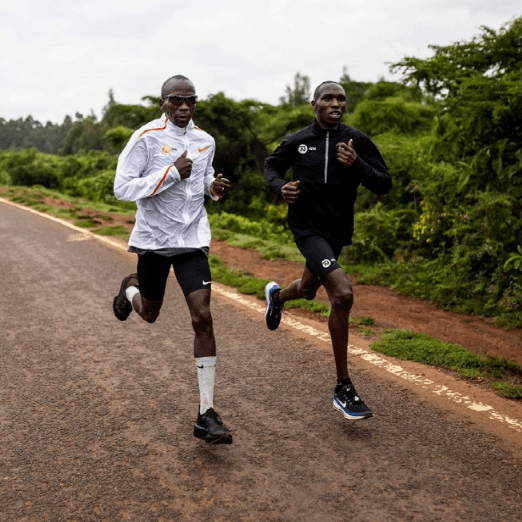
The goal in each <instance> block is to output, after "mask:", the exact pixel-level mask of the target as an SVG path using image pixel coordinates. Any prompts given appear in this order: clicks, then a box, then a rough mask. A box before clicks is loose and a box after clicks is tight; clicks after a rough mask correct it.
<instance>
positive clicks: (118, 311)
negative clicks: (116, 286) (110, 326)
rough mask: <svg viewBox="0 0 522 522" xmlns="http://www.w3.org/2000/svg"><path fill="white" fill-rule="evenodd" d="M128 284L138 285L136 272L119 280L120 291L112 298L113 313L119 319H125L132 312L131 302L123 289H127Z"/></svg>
mask: <svg viewBox="0 0 522 522" xmlns="http://www.w3.org/2000/svg"><path fill="white" fill-rule="evenodd" d="M129 286H136V287H137V286H138V274H130V275H128V276H127V277H124V278H123V281H122V282H121V287H120V293H119V294H118V295H117V296H116V297H115V298H114V301H113V302H112V309H113V310H114V315H115V316H116V317H117V318H118V319H119V320H120V321H125V319H127V317H129V315H130V313H131V312H132V304H131V302H130V301H129V300H128V299H127V296H126V295H125V290H127V288H128V287H129Z"/></svg>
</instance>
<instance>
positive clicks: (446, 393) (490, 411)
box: [0, 198, 522, 433]
mask: <svg viewBox="0 0 522 522" xmlns="http://www.w3.org/2000/svg"><path fill="white" fill-rule="evenodd" d="M0 201H2V202H3V203H7V204H9V205H13V206H15V207H18V208H20V209H22V210H27V211H29V212H33V213H34V214H38V215H39V216H42V217H45V218H47V219H51V220H52V221H56V222H57V223H60V224H62V225H65V226H67V227H69V228H71V229H73V230H75V231H77V232H81V233H82V236H83V237H82V239H88V238H90V239H96V240H98V241H102V242H104V243H107V244H109V245H111V246H112V247H115V248H116V249H118V250H123V251H125V252H126V251H127V250H126V249H125V248H124V247H123V246H122V245H121V243H119V242H117V241H114V240H113V239H111V238H109V237H106V236H100V235H99V234H94V233H93V232H90V231H89V230H85V229H83V228H81V227H77V226H76V225H73V224H72V223H69V222H68V221H66V220H65V219H61V218H57V217H55V216H51V215H49V214H45V213H43V212H40V211H38V210H35V209H33V208H30V207H25V206H24V205H20V204H18V203H14V202H13V201H9V200H7V199H4V198H0ZM70 240H71V241H78V240H80V238H79V237H78V236H74V237H73V238H70ZM212 291H213V292H215V293H218V294H221V295H223V296H225V297H228V298H229V299H232V300H234V301H236V302H238V303H239V304H241V305H242V306H247V307H248V308H251V309H252V310H255V311H256V312H259V313H261V314H263V315H264V313H265V307H264V306H260V305H258V304H257V303H254V302H252V301H249V300H248V299H245V298H244V297H242V296H241V295H240V294H238V293H236V292H235V291H229V290H225V289H223V288H219V287H217V286H215V287H214V288H213V289H212ZM281 321H282V322H283V323H284V324H286V325H288V326H290V327H292V328H294V329H296V330H299V331H300V332H303V333H306V334H308V335H310V336H312V337H315V338H316V339H319V340H321V341H323V342H325V343H328V344H329V343H330V336H329V334H327V333H325V332H321V331H319V330H316V329H315V328H314V327H312V326H308V325H305V324H303V323H301V322H299V321H297V320H295V319H290V318H288V317H285V316H283V318H282V320H281ZM348 353H349V354H351V355H353V356H358V357H360V358H361V359H363V360H365V361H367V362H369V363H371V364H374V365H376V366H379V367H380V368H383V369H385V370H386V371H388V372H390V373H393V374H394V375H397V376H398V377H401V378H402V379H404V380H406V381H408V382H412V383H413V384H415V385H416V386H421V387H422V388H423V389H425V390H428V391H431V392H432V393H435V394H437V395H439V396H440V397H445V398H447V399H448V400H451V401H453V402H455V403H457V404H461V405H463V406H464V407H466V408H468V409H470V410H473V411H475V412H479V413H483V414H485V415H488V416H489V418H490V419H491V420H495V421H497V422H499V423H502V424H505V425H507V426H508V427H509V428H512V429H514V430H516V431H518V432H519V433H522V421H519V420H517V419H513V418H511V417H507V416H506V415H502V414H501V413H498V412H497V411H495V409H494V408H493V406H489V405H488V404H483V403H482V402H474V401H472V400H471V399H470V398H469V397H468V396H466V395H462V394H461V393H459V392H453V391H451V390H450V389H449V388H448V387H447V386H443V385H441V384H435V383H434V382H433V381H432V380H430V379H426V378H424V377H422V376H421V375H415V374H413V373H409V372H407V371H406V370H404V369H403V368H402V367H401V366H399V365H397V364H394V363H392V362H391V361H388V360H387V359H385V358H384V357H381V356H380V355H377V354H375V353H371V352H369V351H367V350H363V349H361V348H357V347H356V346H354V345H353V344H350V345H348Z"/></svg>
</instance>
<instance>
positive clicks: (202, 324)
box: [192, 308, 212, 332]
mask: <svg viewBox="0 0 522 522" xmlns="http://www.w3.org/2000/svg"><path fill="white" fill-rule="evenodd" d="M192 328H194V331H196V332H204V331H206V330H209V329H212V315H211V313H210V308H204V309H201V310H197V311H193V312H192Z"/></svg>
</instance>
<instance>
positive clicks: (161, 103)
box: [158, 98, 165, 110]
mask: <svg viewBox="0 0 522 522" xmlns="http://www.w3.org/2000/svg"><path fill="white" fill-rule="evenodd" d="M158 103H159V107H160V109H161V110H163V104H164V103H165V98H160V99H159V102H158Z"/></svg>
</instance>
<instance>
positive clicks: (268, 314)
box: [265, 281, 283, 330]
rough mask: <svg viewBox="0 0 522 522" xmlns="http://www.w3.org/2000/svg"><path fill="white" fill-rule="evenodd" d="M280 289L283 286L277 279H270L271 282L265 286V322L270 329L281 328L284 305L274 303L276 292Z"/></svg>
mask: <svg viewBox="0 0 522 522" xmlns="http://www.w3.org/2000/svg"><path fill="white" fill-rule="evenodd" d="M280 290H281V287H280V286H279V285H278V284H277V283H276V282H275V281H270V283H268V284H267V285H266V286H265V298H266V311H265V322H266V325H267V327H268V329H269V330H277V329H278V328H279V324H280V323H281V313H282V312H283V305H279V306H276V305H275V304H274V294H275V293H277V292H279V291H280Z"/></svg>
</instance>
